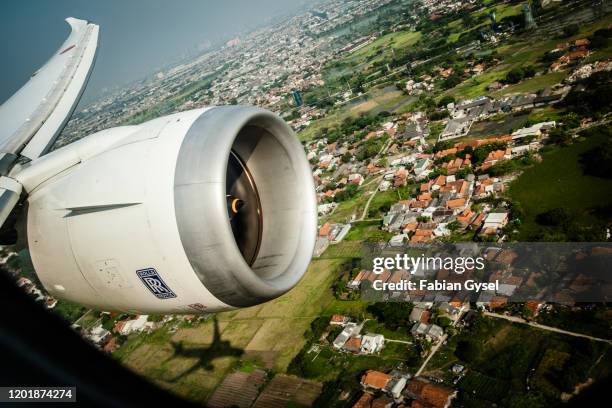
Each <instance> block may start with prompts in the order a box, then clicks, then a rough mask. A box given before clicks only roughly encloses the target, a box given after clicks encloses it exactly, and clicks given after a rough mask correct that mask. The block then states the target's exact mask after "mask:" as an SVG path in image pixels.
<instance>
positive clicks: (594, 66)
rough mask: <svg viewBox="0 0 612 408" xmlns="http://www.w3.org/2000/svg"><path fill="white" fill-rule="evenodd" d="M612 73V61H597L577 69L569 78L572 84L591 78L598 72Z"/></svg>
mask: <svg viewBox="0 0 612 408" xmlns="http://www.w3.org/2000/svg"><path fill="white" fill-rule="evenodd" d="M603 71H608V72H609V71H612V60H610V59H608V60H605V61H596V62H593V63H591V64H584V65H582V66H580V67H578V68H576V69H575V70H574V71H573V72H572V73H571V74H570V75H569V76H568V77H567V81H568V82H570V83H573V82H576V81H579V80H582V79H586V78H589V77H590V76H591V75H593V74H594V73H596V72H603Z"/></svg>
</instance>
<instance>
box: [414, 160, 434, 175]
mask: <svg viewBox="0 0 612 408" xmlns="http://www.w3.org/2000/svg"><path fill="white" fill-rule="evenodd" d="M430 164H431V161H430V160H429V159H419V160H417V161H416V163H414V168H413V171H414V174H416V175H417V176H418V175H421V174H423V173H424V172H425V170H427V168H428V167H429V165H430Z"/></svg>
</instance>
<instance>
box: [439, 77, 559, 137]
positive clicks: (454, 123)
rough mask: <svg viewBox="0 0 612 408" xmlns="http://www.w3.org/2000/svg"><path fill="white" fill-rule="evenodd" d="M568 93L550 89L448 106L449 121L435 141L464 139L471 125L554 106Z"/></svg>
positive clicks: (485, 98)
mask: <svg viewBox="0 0 612 408" xmlns="http://www.w3.org/2000/svg"><path fill="white" fill-rule="evenodd" d="M492 86H494V84H493V85H492ZM569 90H570V87H568V86H561V87H558V88H554V89H553V88H549V89H545V90H542V91H541V92H538V93H535V94H521V95H512V96H509V97H506V98H504V99H494V98H491V97H488V96H479V97H477V98H474V99H469V100H465V101H463V102H460V103H457V104H455V103H449V104H448V105H447V109H448V111H449V113H450V119H449V120H448V121H447V122H446V126H445V127H444V129H443V130H442V132H441V133H440V136H439V137H438V141H445V140H451V139H457V138H460V137H463V136H466V135H467V134H468V133H469V131H470V129H471V127H472V124H474V123H475V122H477V121H481V120H486V119H488V118H490V117H492V116H494V115H497V114H499V113H509V112H512V111H521V110H525V109H531V108H535V107H540V106H544V105H548V104H551V103H555V102H558V101H560V100H561V99H563V97H564V96H565V95H566V94H567V93H568V92H569Z"/></svg>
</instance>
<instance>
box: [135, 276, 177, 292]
mask: <svg viewBox="0 0 612 408" xmlns="http://www.w3.org/2000/svg"><path fill="white" fill-rule="evenodd" d="M136 275H138V277H139V278H140V280H141V281H142V282H143V283H144V284H145V286H146V287H147V288H148V289H149V290H150V291H151V293H153V294H154V295H155V296H156V297H158V298H159V299H170V298H175V297H176V294H175V293H174V292H173V291H172V290H171V289H170V288H169V287H168V285H166V282H164V280H163V279H162V278H161V276H159V273H157V271H156V270H155V269H154V268H146V269H139V270H137V271H136Z"/></svg>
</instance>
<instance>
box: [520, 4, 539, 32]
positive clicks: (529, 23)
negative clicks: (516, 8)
mask: <svg viewBox="0 0 612 408" xmlns="http://www.w3.org/2000/svg"><path fill="white" fill-rule="evenodd" d="M523 17H524V18H525V30H531V29H533V28H536V27H537V25H536V22H535V20H534V19H533V15H532V14H531V7H529V3H525V4H523Z"/></svg>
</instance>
